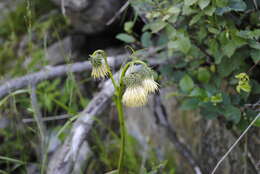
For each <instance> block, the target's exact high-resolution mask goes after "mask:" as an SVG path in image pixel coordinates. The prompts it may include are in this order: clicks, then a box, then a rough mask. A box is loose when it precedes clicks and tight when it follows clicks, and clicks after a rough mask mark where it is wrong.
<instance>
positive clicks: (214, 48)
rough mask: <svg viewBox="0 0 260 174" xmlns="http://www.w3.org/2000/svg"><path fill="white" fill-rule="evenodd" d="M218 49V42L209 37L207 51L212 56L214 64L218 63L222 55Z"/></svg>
mask: <svg viewBox="0 0 260 174" xmlns="http://www.w3.org/2000/svg"><path fill="white" fill-rule="evenodd" d="M219 49H220V48H219V44H218V42H217V41H216V40H215V39H211V40H210V41H209V52H210V53H211V54H212V55H213V56H214V59H215V63H216V64H219V63H220V62H221V60H222V58H223V56H224V55H223V54H222V52H221V51H219Z"/></svg>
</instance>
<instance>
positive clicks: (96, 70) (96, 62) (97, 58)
mask: <svg viewBox="0 0 260 174" xmlns="http://www.w3.org/2000/svg"><path fill="white" fill-rule="evenodd" d="M90 62H91V64H92V66H93V67H92V72H91V76H92V77H93V78H94V79H98V78H105V77H106V76H107V75H108V73H109V70H108V67H107V66H106V64H105V62H104V58H103V55H102V54H101V53H99V52H95V53H93V54H92V55H90Z"/></svg>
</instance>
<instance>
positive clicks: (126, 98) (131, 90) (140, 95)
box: [122, 86, 148, 107]
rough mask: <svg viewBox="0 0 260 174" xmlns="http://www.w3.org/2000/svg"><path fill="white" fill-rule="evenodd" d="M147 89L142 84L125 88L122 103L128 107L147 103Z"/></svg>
mask: <svg viewBox="0 0 260 174" xmlns="http://www.w3.org/2000/svg"><path fill="white" fill-rule="evenodd" d="M147 97H148V96H147V91H146V90H145V89H144V88H143V87H142V86H131V87H128V88H126V90H125V93H124V94H123V99H122V101H123V103H124V105H126V106H128V107H140V106H143V105H145V104H146V103H147Z"/></svg>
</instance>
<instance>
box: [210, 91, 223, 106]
mask: <svg viewBox="0 0 260 174" xmlns="http://www.w3.org/2000/svg"><path fill="white" fill-rule="evenodd" d="M210 101H211V103H212V104H213V105H216V104H217V103H221V102H222V101H223V99H222V94H221V93H219V94H217V95H214V96H211V97H210Z"/></svg>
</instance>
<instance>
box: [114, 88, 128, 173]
mask: <svg viewBox="0 0 260 174" xmlns="http://www.w3.org/2000/svg"><path fill="white" fill-rule="evenodd" d="M116 106H117V111H118V119H119V124H120V136H121V148H120V156H119V161H118V174H122V173H123V166H124V154H125V144H126V129H125V120H124V111H123V104H122V93H121V90H120V89H119V91H118V95H117V96H116Z"/></svg>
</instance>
